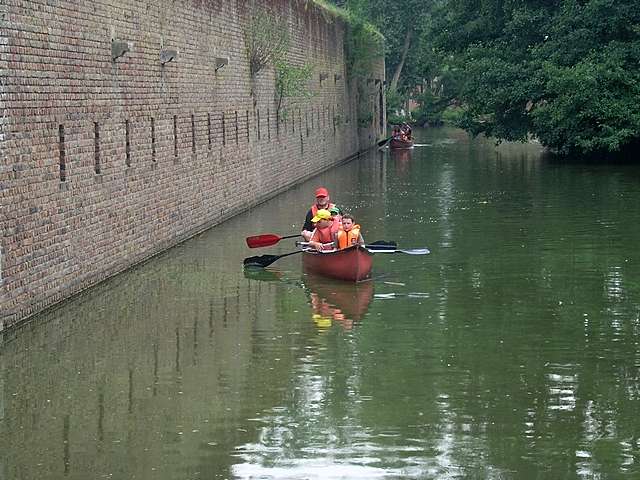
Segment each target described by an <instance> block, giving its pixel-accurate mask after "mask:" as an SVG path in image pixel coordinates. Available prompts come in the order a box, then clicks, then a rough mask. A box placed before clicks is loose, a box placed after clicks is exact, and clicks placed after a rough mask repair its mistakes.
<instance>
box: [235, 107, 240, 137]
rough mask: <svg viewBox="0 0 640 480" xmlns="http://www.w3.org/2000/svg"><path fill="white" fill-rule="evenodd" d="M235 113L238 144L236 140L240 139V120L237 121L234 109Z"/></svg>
mask: <svg viewBox="0 0 640 480" xmlns="http://www.w3.org/2000/svg"><path fill="white" fill-rule="evenodd" d="M235 115H236V145H238V142H239V141H240V122H239V121H238V111H237V110H236V111H235Z"/></svg>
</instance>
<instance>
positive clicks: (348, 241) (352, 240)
mask: <svg viewBox="0 0 640 480" xmlns="http://www.w3.org/2000/svg"><path fill="white" fill-rule="evenodd" d="M359 238H360V225H358V224H356V225H354V226H353V227H352V228H351V230H349V231H348V232H345V231H344V230H338V249H340V250H342V249H343V248H347V247H350V246H352V245H357V243H358V239H359Z"/></svg>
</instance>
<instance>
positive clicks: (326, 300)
mask: <svg viewBox="0 0 640 480" xmlns="http://www.w3.org/2000/svg"><path fill="white" fill-rule="evenodd" d="M304 285H305V286H306V287H307V289H308V291H309V297H310V301H311V308H312V310H313V316H312V318H313V321H314V323H315V324H316V325H317V326H318V327H319V328H328V327H330V326H331V325H332V324H334V323H337V324H340V325H341V326H342V327H343V328H344V329H345V330H351V329H352V328H353V326H354V323H355V322H358V321H360V320H361V319H362V318H363V317H364V315H365V314H366V313H367V310H368V308H369V304H370V303H371V300H372V299H373V292H374V282H373V281H365V282H359V283H349V282H336V281H332V280H329V279H326V278H323V277H319V276H317V275H313V274H307V275H305V277H304Z"/></svg>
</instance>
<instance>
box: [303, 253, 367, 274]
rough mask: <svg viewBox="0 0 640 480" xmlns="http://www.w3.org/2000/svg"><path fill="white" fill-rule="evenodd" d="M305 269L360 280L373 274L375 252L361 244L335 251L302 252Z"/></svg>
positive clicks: (309, 271)
mask: <svg viewBox="0 0 640 480" xmlns="http://www.w3.org/2000/svg"><path fill="white" fill-rule="evenodd" d="M302 264H303V266H304V271H305V272H307V273H315V274H318V275H323V276H325V277H330V278H336V279H338V280H344V281H346V282H359V281H361V280H365V279H367V278H369V277H370V276H371V267H372V264H373V254H371V253H370V252H369V251H368V250H367V249H366V248H363V247H361V246H359V245H358V246H355V247H349V248H345V249H344V250H338V251H335V252H322V253H319V252H306V251H305V252H302Z"/></svg>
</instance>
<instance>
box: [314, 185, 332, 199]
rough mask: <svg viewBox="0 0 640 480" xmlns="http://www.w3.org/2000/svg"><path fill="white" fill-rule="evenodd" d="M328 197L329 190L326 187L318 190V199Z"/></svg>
mask: <svg viewBox="0 0 640 480" xmlns="http://www.w3.org/2000/svg"><path fill="white" fill-rule="evenodd" d="M328 196H329V190H327V189H326V188H324V187H319V188H316V198H318V197H328Z"/></svg>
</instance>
